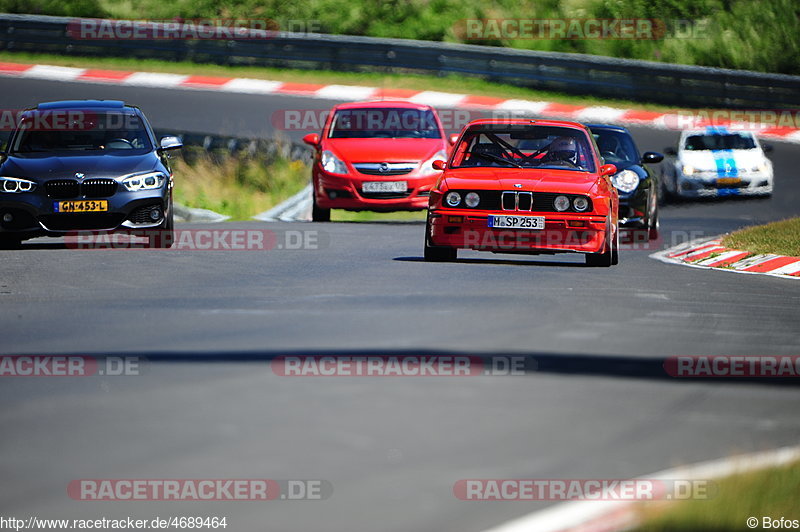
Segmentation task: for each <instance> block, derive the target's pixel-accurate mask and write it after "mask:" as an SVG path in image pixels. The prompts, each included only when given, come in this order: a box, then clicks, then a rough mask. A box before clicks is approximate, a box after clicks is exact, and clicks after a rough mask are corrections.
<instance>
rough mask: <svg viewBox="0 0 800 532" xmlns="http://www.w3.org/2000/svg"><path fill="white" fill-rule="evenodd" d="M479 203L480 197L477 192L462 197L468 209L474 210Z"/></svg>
mask: <svg viewBox="0 0 800 532" xmlns="http://www.w3.org/2000/svg"><path fill="white" fill-rule="evenodd" d="M480 202H481V197H480V196H479V195H478V193H477V192H468V193H467V195H466V196H464V203H466V204H467V207H469V208H470V209H474V208H475V207H477V206H478V204H480Z"/></svg>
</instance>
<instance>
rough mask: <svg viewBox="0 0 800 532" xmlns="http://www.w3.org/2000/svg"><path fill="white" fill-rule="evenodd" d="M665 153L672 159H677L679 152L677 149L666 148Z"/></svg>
mask: <svg viewBox="0 0 800 532" xmlns="http://www.w3.org/2000/svg"><path fill="white" fill-rule="evenodd" d="M664 153H666V154H667V155H669V156H670V157H675V156H676V155H678V152H677V151H676V150H675V148H664Z"/></svg>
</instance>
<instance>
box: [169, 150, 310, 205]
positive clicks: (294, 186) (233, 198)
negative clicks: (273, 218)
mask: <svg viewBox="0 0 800 532" xmlns="http://www.w3.org/2000/svg"><path fill="white" fill-rule="evenodd" d="M181 151H182V152H183V153H182V154H181V155H179V156H177V158H175V159H174V161H173V171H174V172H175V190H174V199H175V201H176V202H178V203H180V204H183V205H187V206H189V207H199V208H202V209H211V210H212V211H216V212H219V213H221V214H225V215H228V216H230V217H231V220H249V219H250V218H251V217H252V216H254V215H256V214H258V213H261V212H263V211H266V210H267V209H269V208H271V207H273V206H275V205H277V204H278V203H280V202H281V201H283V200H285V199H286V198H288V197H290V196H292V195H293V194H296V193H297V192H299V191H300V190H302V188H303V187H304V186H306V184H307V183H308V179H309V175H311V169H310V168H309V167H308V165H307V164H306V163H304V162H302V161H291V160H289V159H286V158H284V157H281V156H275V157H267V156H266V155H264V154H256V155H252V156H251V155H247V154H236V155H229V154H227V153H226V154H214V153H211V154H208V153H206V152H205V151H204V150H202V149H200V148H190V147H187V148H184V149H183V150H181Z"/></svg>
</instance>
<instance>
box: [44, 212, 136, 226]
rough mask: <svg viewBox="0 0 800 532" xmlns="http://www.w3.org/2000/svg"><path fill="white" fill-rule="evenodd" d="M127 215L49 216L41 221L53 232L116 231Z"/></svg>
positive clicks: (108, 213)
mask: <svg viewBox="0 0 800 532" xmlns="http://www.w3.org/2000/svg"><path fill="white" fill-rule="evenodd" d="M124 217H125V215H124V214H119V213H110V212H104V213H80V214H48V215H45V216H41V217H40V219H41V221H42V223H43V224H44V226H45V227H46V228H47V229H50V230H53V231H73V230H74V231H80V230H86V231H88V230H95V229H96V230H100V229H116V228H117V227H118V226H119V224H121V223H122V221H123V220H124Z"/></svg>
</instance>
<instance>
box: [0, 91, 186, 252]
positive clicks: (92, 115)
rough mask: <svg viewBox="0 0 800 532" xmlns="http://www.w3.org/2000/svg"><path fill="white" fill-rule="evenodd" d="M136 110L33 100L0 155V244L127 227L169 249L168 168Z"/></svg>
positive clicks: (172, 143) (166, 143)
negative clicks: (33, 104)
mask: <svg viewBox="0 0 800 532" xmlns="http://www.w3.org/2000/svg"><path fill="white" fill-rule="evenodd" d="M180 147H181V142H180V141H179V140H178V139H177V138H176V137H164V138H162V139H161V141H160V143H157V142H156V138H155V135H154V134H153V129H152V128H151V127H150V124H149V123H148V121H147V119H146V118H145V116H144V114H143V113H142V111H141V110H140V109H138V108H137V107H134V106H131V105H125V104H124V103H123V102H120V101H110V100H82V101H62V102H51V103H43V104H39V105H38V106H37V107H35V108H32V109H28V110H25V111H23V112H22V113H21V114H20V116H19V119H18V121H17V124H16V129H15V130H14V132H13V133H12V134H11V137H10V139H9V141H8V144H7V146H6V149H5V151H4V152H2V154H0V157H2V159H1V161H0V244H2V245H3V246H4V247H13V246H17V245H19V243H20V242H21V241H22V240H25V239H28V238H34V237H37V236H60V235H65V234H68V233H73V232H77V231H98V232H120V231H127V232H132V233H135V234H139V235H145V236H148V237H149V243H150V246H151V247H169V246H170V245H171V243H172V240H173V238H172V234H173V231H174V229H173V226H174V224H173V209H172V185H173V183H172V171H171V170H170V166H169V162H168V160H167V151H168V150H172V149H176V148H180Z"/></svg>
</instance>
